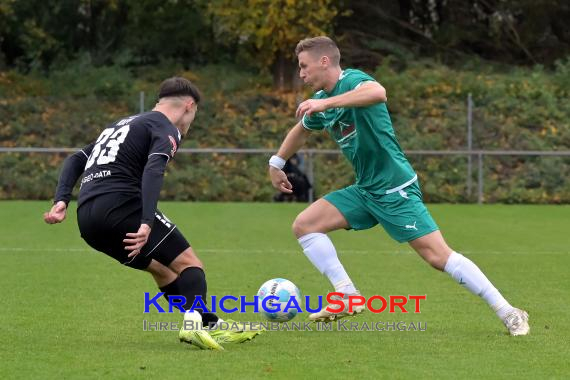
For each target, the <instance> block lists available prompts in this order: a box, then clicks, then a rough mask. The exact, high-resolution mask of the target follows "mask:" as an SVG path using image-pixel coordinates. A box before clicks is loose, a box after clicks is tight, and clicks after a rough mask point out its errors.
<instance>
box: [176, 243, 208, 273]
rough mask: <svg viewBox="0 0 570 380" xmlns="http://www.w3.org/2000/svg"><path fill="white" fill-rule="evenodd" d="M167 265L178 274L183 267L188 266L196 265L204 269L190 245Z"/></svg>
mask: <svg viewBox="0 0 570 380" xmlns="http://www.w3.org/2000/svg"><path fill="white" fill-rule="evenodd" d="M168 267H169V268H170V269H172V270H173V271H175V272H176V273H178V274H180V273H181V272H182V271H183V270H184V269H186V268H188V267H198V268H202V269H204V266H203V264H202V261H200V259H199V258H198V256H196V254H195V253H194V251H193V250H192V248H190V247H189V248H187V249H186V250H184V252H182V253H181V254H180V255H178V256H177V257H176V258H175V259H174V260H173V261H172V263H170V265H169V266H168Z"/></svg>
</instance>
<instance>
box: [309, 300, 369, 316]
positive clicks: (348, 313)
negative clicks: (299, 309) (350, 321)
mask: <svg viewBox="0 0 570 380" xmlns="http://www.w3.org/2000/svg"><path fill="white" fill-rule="evenodd" d="M359 295H360V293H355V294H345V295H344V297H343V298H341V297H339V296H332V297H331V298H332V299H335V300H342V302H343V303H344V308H343V309H342V311H340V312H338V313H333V312H330V311H327V310H326V309H327V307H328V306H330V307H331V309H334V310H338V309H339V305H337V304H329V305H327V306H325V307H323V308H322V309H321V311H319V312H317V313H313V314H309V319H310V320H311V321H313V322H329V321H334V320H336V319H340V318H344V317H349V316H353V315H356V314H360V313H362V312H363V311H364V310H366V308H365V307H364V305H358V306H357V305H353V306H352V311H349V310H348V297H350V296H359Z"/></svg>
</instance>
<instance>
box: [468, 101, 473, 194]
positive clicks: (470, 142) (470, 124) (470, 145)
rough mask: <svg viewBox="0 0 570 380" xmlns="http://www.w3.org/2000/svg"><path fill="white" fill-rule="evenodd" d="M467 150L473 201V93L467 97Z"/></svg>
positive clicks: (469, 181)
mask: <svg viewBox="0 0 570 380" xmlns="http://www.w3.org/2000/svg"><path fill="white" fill-rule="evenodd" d="M467 150H468V151H469V154H468V155H467V199H471V187H472V184H471V182H472V178H471V177H472V176H473V156H472V155H471V150H473V98H472V97H471V93H469V94H468V95H467Z"/></svg>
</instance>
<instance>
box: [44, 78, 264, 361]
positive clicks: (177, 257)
mask: <svg viewBox="0 0 570 380" xmlns="http://www.w3.org/2000/svg"><path fill="white" fill-rule="evenodd" d="M199 102H200V93H199V91H198V89H197V88H196V87H195V85H194V84H193V83H191V82H190V81H189V80H187V79H184V78H180V77H174V78H169V79H166V80H165V81H164V82H162V84H161V85H160V89H159V94H158V103H157V104H156V106H155V107H154V109H153V110H152V111H151V112H145V113H141V114H138V115H133V116H128V117H125V118H123V119H120V120H118V121H116V122H114V123H113V124H111V125H109V126H108V127H107V128H105V129H104V130H103V132H102V133H101V134H100V135H99V137H98V138H97V140H96V141H95V142H93V143H91V144H89V145H87V146H86V147H84V148H83V149H81V150H80V151H79V152H77V153H75V154H73V155H71V156H70V157H68V158H67V159H66V160H65V162H64V165H63V169H62V172H61V175H60V178H59V181H58V185H57V190H56V195H55V198H54V205H53V207H52V208H51V210H50V211H49V212H46V213H45V214H44V220H45V221H46V223H49V224H54V223H60V222H62V221H63V220H64V219H65V214H66V210H67V205H68V204H69V201H70V199H71V192H72V190H73V187H74V186H75V184H76V182H77V180H78V179H79V178H81V187H80V191H79V198H78V206H77V223H78V225H79V230H80V232H81V237H82V238H83V239H84V240H85V241H86V242H87V244H89V245H90V246H91V247H92V248H94V249H96V250H98V251H101V252H103V253H105V254H107V255H108V256H111V257H112V258H114V259H115V260H117V261H118V262H120V263H121V264H124V265H126V266H129V267H131V268H135V269H140V270H144V271H147V272H149V273H150V274H151V275H152V276H153V278H154V280H155V282H156V283H157V285H158V287H159V288H160V290H161V291H162V292H164V293H165V297H168V296H175V295H182V296H184V297H185V298H186V304H185V305H184V309H185V310H188V309H190V307H191V306H192V304H193V302H194V299H195V296H196V295H200V296H201V297H202V299H203V300H204V301H205V300H206V278H205V275H204V271H203V269H202V262H201V261H200V259H198V257H197V256H196V254H195V253H194V251H193V249H192V248H191V247H190V244H189V243H188V241H187V240H186V239H185V238H184V236H183V235H182V233H181V232H180V231H179V230H178V228H176V225H175V224H173V223H172V222H171V221H170V220H169V219H168V218H167V217H166V216H164V214H162V213H161V212H160V211H159V210H157V203H158V197H159V194H160V189H161V187H162V182H163V177H164V171H165V169H166V165H167V164H168V161H170V160H171V159H173V158H174V155H175V153H176V151H177V150H178V147H179V146H180V142H181V139H182V136H184V135H186V133H187V132H188V129H189V128H190V125H191V124H192V122H193V121H194V117H195V115H196V111H197V110H198V103H199ZM195 313H196V312H193V313H190V312H188V313H186V314H185V319H190V320H193V321H194V320H196V319H198V320H199V319H200V316H198V315H196V314H195ZM200 314H201V316H202V318H201V319H202V322H203V324H204V326H206V327H207V326H213V325H214V324H215V323H219V322H220V321H221V320H220V319H219V318H218V317H217V316H216V315H215V314H213V313H206V312H204V313H202V311H200ZM255 335H257V332H252V331H228V330H223V331H222V329H211V330H209V329H188V330H187V329H185V328H184V327H183V328H182V329H181V331H180V340H181V341H185V342H187V343H191V344H193V345H195V346H198V347H200V348H202V349H215V350H221V349H223V348H222V346H221V345H220V343H226V342H243V341H246V340H250V339H253V338H254V337H255Z"/></svg>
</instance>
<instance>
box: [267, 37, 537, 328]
mask: <svg viewBox="0 0 570 380" xmlns="http://www.w3.org/2000/svg"><path fill="white" fill-rule="evenodd" d="M295 54H296V55H297V59H298V61H299V68H300V74H299V75H300V77H301V79H303V81H304V82H305V83H306V84H308V85H309V86H311V87H312V88H313V89H314V90H315V91H316V93H315V94H314V96H313V97H312V98H311V99H308V100H305V101H304V102H302V103H301V104H300V105H299V107H298V108H297V113H296V115H297V117H300V118H301V121H300V122H299V123H297V124H296V125H295V126H294V127H293V128H292V129H291V130H290V131H289V133H288V134H287V136H286V137H285V139H284V140H283V143H282V144H281V147H280V148H279V151H278V152H277V154H276V155H274V156H272V157H271V159H270V160H269V175H270V177H271V182H272V184H273V186H274V187H275V188H276V189H278V190H280V191H282V192H285V193H290V192H291V191H292V187H291V184H290V182H289V181H288V180H287V176H286V175H285V173H284V172H283V171H282V170H281V169H282V168H283V166H284V165H285V162H286V160H287V159H288V158H289V157H291V156H292V155H293V154H294V153H295V152H297V151H298V150H299V149H300V148H301V147H302V146H303V145H304V144H305V141H306V139H307V137H308V135H309V134H310V133H311V132H312V131H322V130H325V131H326V132H328V134H329V135H330V136H331V137H332V138H333V139H334V140H335V141H336V142H337V144H338V145H339V147H340V149H341V150H342V152H343V154H344V156H345V157H346V158H347V159H348V160H349V161H350V163H351V164H352V167H353V168H354V171H355V174H356V183H355V184H353V185H351V186H348V187H346V188H344V189H341V190H337V191H333V192H332V193H329V194H327V195H325V196H324V197H323V198H321V199H319V200H317V201H316V202H314V203H313V204H311V205H310V206H309V207H307V208H306V209H305V210H304V211H302V212H301V213H300V214H299V215H298V216H297V218H296V219H295V221H294V223H293V232H294V234H295V236H296V237H297V239H298V241H299V244H300V245H301V246H302V248H303V251H304V253H305V255H306V256H307V257H308V259H309V260H310V261H311V262H312V263H313V265H314V266H315V267H316V268H317V269H318V270H319V271H320V272H321V273H323V274H324V275H326V276H327V278H328V279H329V281H330V282H331V284H332V286H333V287H334V289H335V291H336V292H340V293H343V294H344V298H343V301H344V304H345V307H344V309H343V310H342V311H341V312H338V313H331V312H329V311H327V310H325V309H326V308H323V309H322V310H321V311H319V312H317V313H314V314H311V315H310V316H309V318H310V319H311V320H313V321H327V320H334V319H336V318H342V317H345V316H348V315H352V314H354V313H360V312H362V311H363V310H364V306H358V307H356V308H354V310H353V311H352V312H349V311H348V307H347V306H348V302H347V301H348V297H349V296H350V295H357V294H360V293H359V291H358V290H357V289H356V288H355V286H354V284H353V282H352V280H351V279H350V277H349V276H348V274H347V273H346V271H345V269H344V267H343V265H342V264H341V262H340V261H339V259H338V256H337V253H336V250H335V247H334V245H333V244H332V242H331V240H330V239H329V237H328V236H327V235H326V234H327V233H328V232H331V231H335V230H339V229H354V230H364V229H368V228H371V227H374V226H375V225H377V224H380V225H382V227H383V228H384V229H385V230H386V232H387V233H388V234H389V235H390V236H391V237H392V238H393V239H395V240H396V241H398V242H408V243H409V244H410V246H411V247H412V248H413V249H414V250H415V251H416V252H417V253H418V254H419V255H420V256H421V257H422V258H423V259H424V260H425V261H427V262H428V263H429V264H430V265H431V266H433V267H434V268H436V269H438V270H440V271H445V272H447V273H448V274H449V275H451V276H452V277H453V279H455V281H457V282H458V283H459V284H461V285H463V286H464V287H466V288H467V289H468V290H469V291H471V292H472V293H474V294H476V295H478V296H480V297H481V298H483V299H484V300H485V301H486V302H487V303H488V304H489V306H491V308H492V309H493V310H494V311H495V313H496V314H497V316H498V317H499V318H500V319H501V320H502V321H503V323H504V324H505V326H506V327H507V329H508V331H509V333H510V334H511V335H526V334H528V332H529V325H528V314H527V313H526V312H525V311H523V310H520V309H517V308H515V307H513V306H511V305H510V304H509V302H507V300H505V298H504V297H503V296H502V295H501V293H499V291H498V290H497V289H496V288H495V287H494V286H493V284H492V283H491V282H490V281H489V280H488V279H487V277H486V276H485V275H484V274H483V273H482V272H481V270H480V269H479V268H478V267H477V266H476V265H475V264H474V263H473V262H472V261H471V260H469V259H468V258H466V257H465V256H463V255H461V254H459V253H457V252H455V251H453V250H452V249H451V248H450V247H449V246H448V245H447V244H446V242H445V240H444V239H443V236H442V234H441V232H440V231H439V228H438V226H437V224H436V223H435V222H434V220H433V219H432V217H431V215H430V213H429V211H428V210H427V208H426V207H425V205H424V203H423V200H422V193H421V190H420V186H419V183H418V177H417V175H416V173H415V172H414V169H413V168H412V166H411V165H410V163H409V162H408V160H407V158H406V156H405V155H404V153H403V151H402V149H401V148H400V145H399V143H398V141H397V139H396V135H395V133H394V129H393V128H392V122H391V120H390V115H389V113H388V109H387V107H386V100H387V98H386V90H385V89H384V87H382V86H381V85H380V84H379V83H378V82H377V81H376V80H374V78H372V77H370V76H369V75H367V74H365V73H364V72H362V71H359V70H355V69H345V70H342V69H341V67H340V51H339V49H338V47H337V46H336V44H335V43H334V41H332V40H331V39H330V38H328V37H314V38H307V39H304V40H302V41H300V42H299V43H298V44H297V47H296V49H295ZM331 307H332V308H333V309H335V310H336V309H338V307H336V306H331Z"/></svg>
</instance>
